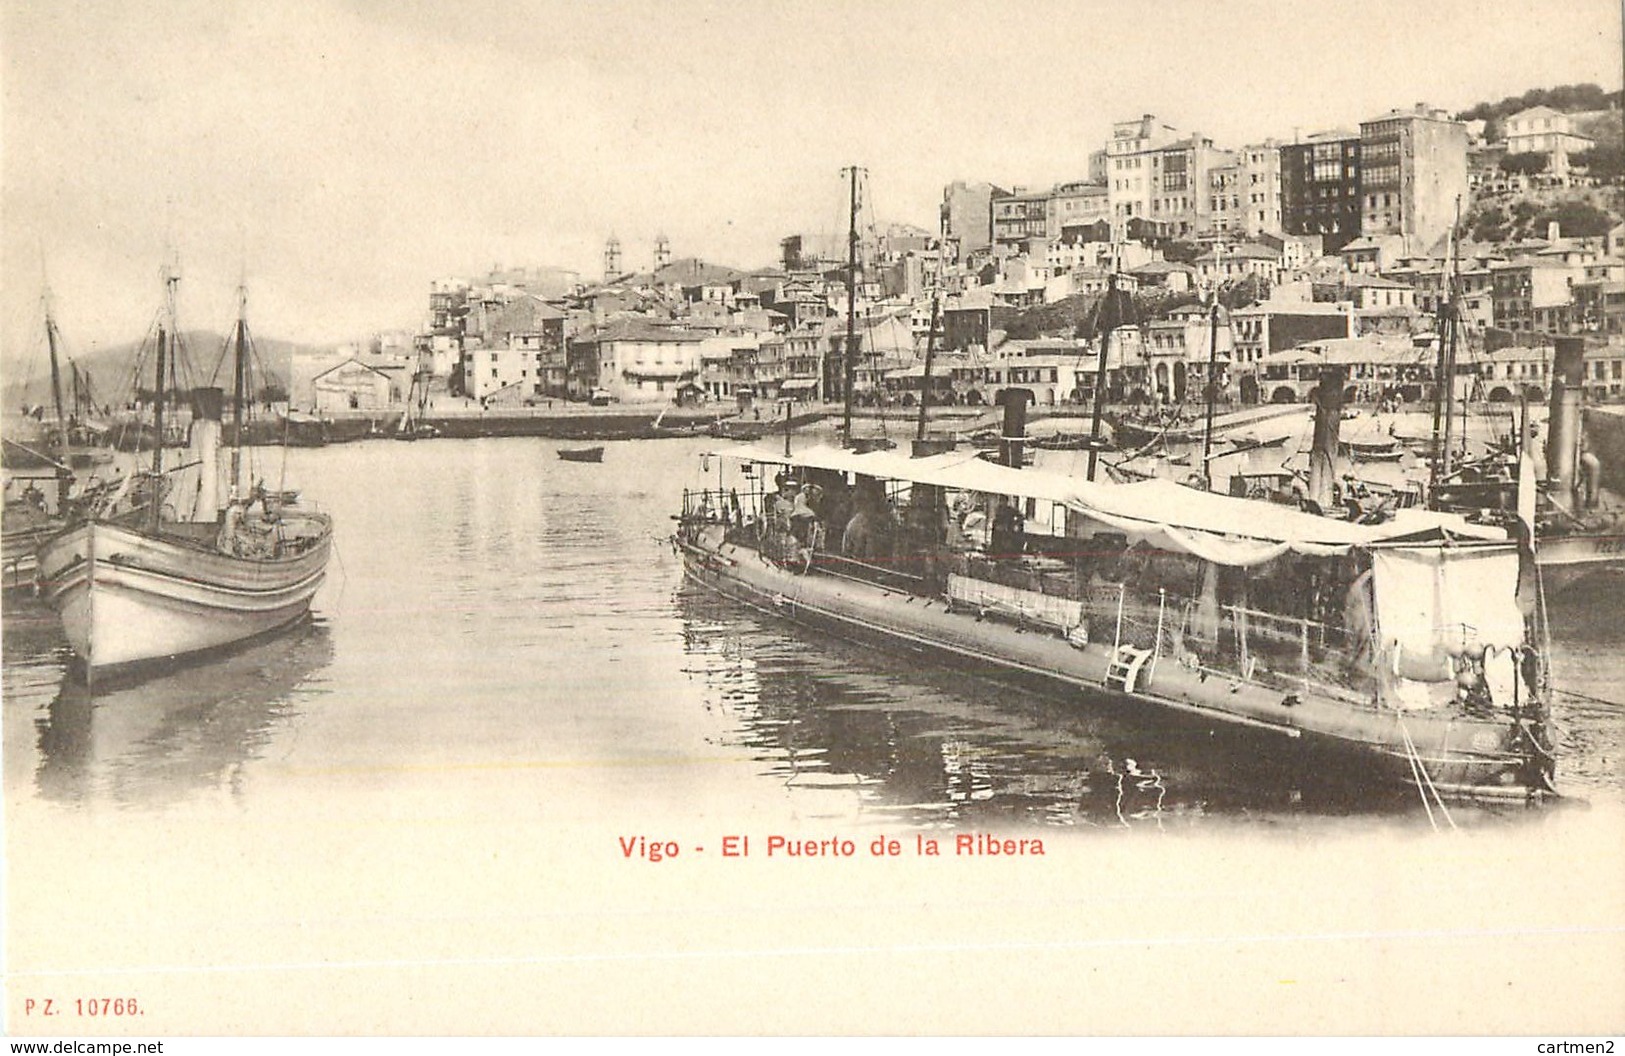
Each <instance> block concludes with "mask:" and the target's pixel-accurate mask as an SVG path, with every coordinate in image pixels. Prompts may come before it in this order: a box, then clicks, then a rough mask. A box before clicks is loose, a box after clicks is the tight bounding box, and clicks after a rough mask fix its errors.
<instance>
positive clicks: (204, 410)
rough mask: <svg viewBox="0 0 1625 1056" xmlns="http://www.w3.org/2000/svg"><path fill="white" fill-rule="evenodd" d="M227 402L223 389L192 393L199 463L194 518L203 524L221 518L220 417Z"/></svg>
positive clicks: (195, 447)
mask: <svg viewBox="0 0 1625 1056" xmlns="http://www.w3.org/2000/svg"><path fill="white" fill-rule="evenodd" d="M225 402H226V398H225V393H224V392H223V391H221V390H220V389H217V388H203V389H193V390H192V450H193V454H194V457H195V458H196V461H197V463H198V470H197V476H198V490H197V508H196V512H195V513H194V514H193V517H194V518H195V519H197V520H200V521H214V520H216V519H217V518H218V517H219V516H220V417H221V408H222V407H223V406H224V405H225ZM238 428H242V426H241V425H239V426H238Z"/></svg>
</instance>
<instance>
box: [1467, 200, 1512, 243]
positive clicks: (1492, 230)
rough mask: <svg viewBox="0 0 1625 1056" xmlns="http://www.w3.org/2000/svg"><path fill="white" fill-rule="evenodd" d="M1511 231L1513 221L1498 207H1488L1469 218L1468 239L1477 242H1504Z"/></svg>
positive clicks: (1470, 215)
mask: <svg viewBox="0 0 1625 1056" xmlns="http://www.w3.org/2000/svg"><path fill="white" fill-rule="evenodd" d="M1511 230H1512V228H1511V219H1510V218H1509V217H1508V216H1507V214H1506V211H1505V210H1504V209H1502V208H1501V207H1500V206H1498V205H1490V206H1487V207H1486V208H1484V209H1483V210H1482V211H1479V212H1474V213H1471V214H1469V215H1468V217H1467V237H1468V238H1471V239H1472V240H1473V241H1475V242H1504V241H1505V240H1506V238H1507V235H1508V234H1510V233H1511Z"/></svg>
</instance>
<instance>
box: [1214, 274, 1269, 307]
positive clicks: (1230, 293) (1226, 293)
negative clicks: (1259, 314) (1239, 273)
mask: <svg viewBox="0 0 1625 1056" xmlns="http://www.w3.org/2000/svg"><path fill="white" fill-rule="evenodd" d="M1269 296H1270V280H1268V279H1266V278H1264V277H1263V276H1261V275H1248V276H1246V277H1245V278H1243V279H1241V280H1239V281H1237V282H1233V283H1228V284H1226V285H1225V286H1224V288H1223V289H1221V290H1220V291H1219V303H1220V304H1222V305H1224V306H1225V307H1226V308H1227V309H1235V308H1245V307H1247V306H1248V305H1249V304H1257V303H1258V302H1259V301H1266V300H1269Z"/></svg>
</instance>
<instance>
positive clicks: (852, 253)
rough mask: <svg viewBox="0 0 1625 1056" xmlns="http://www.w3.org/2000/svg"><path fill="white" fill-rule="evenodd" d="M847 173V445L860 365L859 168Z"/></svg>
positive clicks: (844, 365) (844, 385) (849, 444)
mask: <svg viewBox="0 0 1625 1056" xmlns="http://www.w3.org/2000/svg"><path fill="white" fill-rule="evenodd" d="M845 171H846V172H848V173H850V174H851V177H852V200H851V208H850V210H849V211H848V216H849V218H850V226H849V228H848V230H847V236H846V354H845V355H843V356H842V357H841V359H842V361H843V362H842V369H843V371H844V380H843V383H842V395H843V396H844V397H845V404H844V408H843V411H842V417H841V421H842V423H843V426H844V428H845V437H846V439H845V444H846V446H847V447H854V446H856V445H855V444H853V442H852V385H853V383H854V381H855V379H856V377H857V361H858V349H857V341H858V310H857V304H858V172H859V171H860V170H859V169H858V166H856V165H850V166H848V167H847V168H846V170H845Z"/></svg>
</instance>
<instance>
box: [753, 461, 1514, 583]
mask: <svg viewBox="0 0 1625 1056" xmlns="http://www.w3.org/2000/svg"><path fill="white" fill-rule="evenodd" d="M722 455H723V456H724V457H727V458H734V459H739V460H741V461H749V462H762V463H767V464H772V465H788V466H806V467H809V468H814V469H826V470H837V471H840V472H843V473H858V474H863V475H866V476H872V477H877V478H881V479H884V480H900V481H909V482H913V483H918V484H931V485H936V486H939V487H944V488H948V489H951V490H956V491H971V492H980V493H984V494H990V495H1007V496H1011V497H1015V498H1032V499H1044V500H1047V501H1049V502H1055V503H1059V504H1061V505H1063V506H1065V507H1067V508H1068V509H1070V510H1074V511H1076V512H1077V513H1079V514H1081V515H1082V516H1084V517H1087V518H1089V519H1091V520H1093V521H1096V522H1099V523H1100V524H1102V525H1104V526H1106V527H1108V528H1111V529H1115V530H1117V531H1121V532H1123V533H1124V534H1125V535H1128V536H1129V537H1130V538H1131V539H1134V540H1144V541H1147V542H1149V543H1151V544H1152V545H1154V546H1157V547H1159V548H1162V549H1168V550H1177V551H1181V552H1184V553H1189V554H1193V555H1195V556H1197V557H1200V558H1202V559H1203V560H1206V561H1211V562H1213V563H1215V564H1222V565H1233V566H1250V565H1256V564H1260V563H1262V562H1265V561H1271V560H1274V559H1275V558H1277V557H1280V556H1281V555H1283V554H1285V553H1288V552H1292V553H1300V554H1307V555H1312V556H1320V557H1334V556H1337V555H1340V554H1345V553H1347V552H1349V550H1351V549H1352V548H1355V547H1365V546H1372V545H1374V544H1379V543H1383V542H1397V541H1400V540H1407V539H1413V538H1418V537H1428V538H1443V537H1445V536H1449V537H1452V538H1457V539H1464V540H1476V541H1502V542H1504V541H1505V540H1506V533H1505V531H1503V530H1501V529H1499V528H1489V527H1485V526H1483V525H1475V524H1469V523H1468V522H1467V520H1466V519H1465V518H1463V517H1461V516H1460V515H1458V514H1449V513H1436V512H1433V511H1429V510H1418V509H1405V510H1400V511H1399V512H1398V513H1397V514H1396V516H1395V517H1394V519H1393V520H1391V521H1387V522H1385V523H1382V524H1371V525H1368V524H1354V523H1351V522H1348V521H1338V520H1333V519H1331V518H1329V517H1321V516H1317V515H1315V514H1311V513H1304V512H1302V511H1300V510H1295V509H1292V508H1291V507H1288V506H1280V505H1276V504H1274V503H1269V502H1261V501H1258V500H1255V499H1242V498H1234V497H1231V496H1228V495H1220V494H1215V493H1212V492H1206V491H1198V490H1196V489H1194V488H1189V487H1186V486H1184V485H1182V484H1175V483H1174V482H1172V481H1167V480H1145V481H1137V482H1134V483H1130V484H1114V483H1107V482H1103V481H1087V480H1080V479H1078V478H1076V477H1071V476H1067V475H1064V474H1060V473H1051V472H1047V471H1044V470H1036V469H1011V468H1010V467H1008V466H1000V465H996V464H994V463H992V462H987V461H985V460H983V459H981V458H978V457H977V456H976V454H975V453H974V452H970V451H951V452H947V453H945V454H940V455H929V456H926V457H923V458H910V457H908V456H907V455H904V454H900V453H898V452H896V451H872V452H868V453H865V454H858V453H856V452H853V451H850V450H847V449H844V448H836V447H829V446H826V445H819V446H813V447H807V448H804V449H802V450H800V451H796V452H793V453H792V454H790V455H789V456H786V455H784V454H783V453H782V452H775V451H772V450H771V449H767V448H761V447H756V446H753V445H746V446H743V447H739V448H734V449H731V450H728V451H724V452H722Z"/></svg>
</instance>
